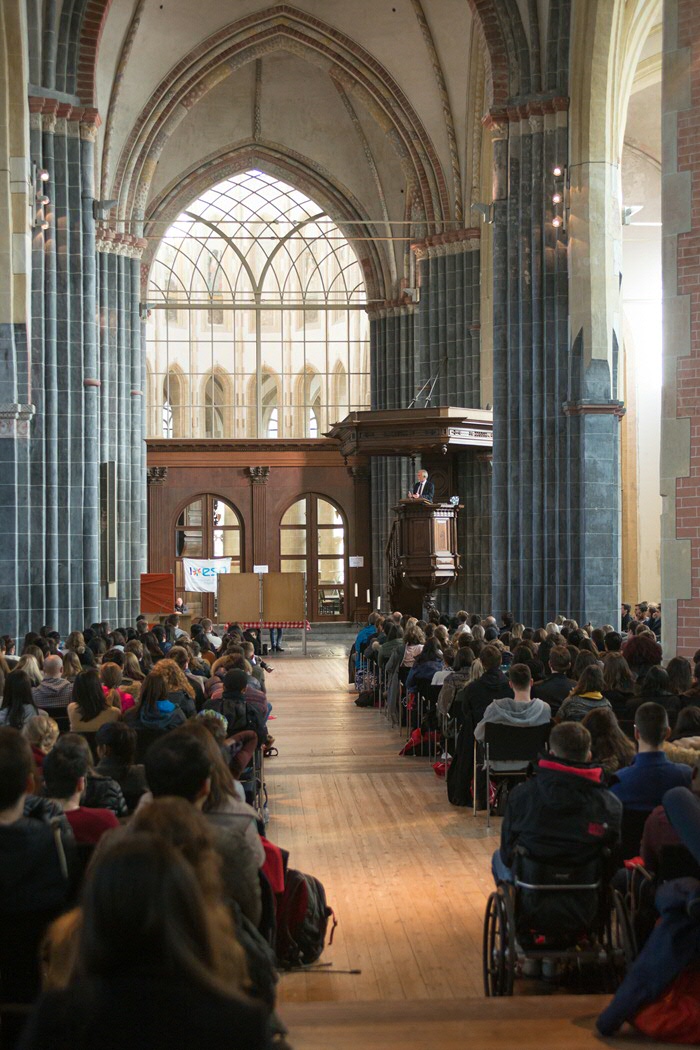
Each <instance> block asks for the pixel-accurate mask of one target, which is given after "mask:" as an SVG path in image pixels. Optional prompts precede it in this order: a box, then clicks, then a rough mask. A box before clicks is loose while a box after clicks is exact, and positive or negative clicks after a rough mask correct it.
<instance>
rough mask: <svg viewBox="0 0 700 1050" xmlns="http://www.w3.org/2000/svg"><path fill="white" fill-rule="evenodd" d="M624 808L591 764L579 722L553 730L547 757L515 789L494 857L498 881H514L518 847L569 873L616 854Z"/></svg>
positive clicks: (586, 738)
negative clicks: (605, 852) (604, 854)
mask: <svg viewBox="0 0 700 1050" xmlns="http://www.w3.org/2000/svg"><path fill="white" fill-rule="evenodd" d="M621 821H622V805H621V804H620V802H619V800H617V799H616V798H615V797H614V796H613V795H612V794H611V792H609V791H608V790H607V789H606V788H605V785H604V777H603V770H602V769H601V767H600V766H599V765H596V764H595V763H593V762H592V761H591V736H590V733H589V732H588V730H587V729H585V728H584V727H583V726H582V725H580V724H578V723H576V722H562V723H561V724H560V725H557V726H555V727H554V728H553V729H552V732H551V735H550V738H549V754H548V755H547V756H545V757H543V758H541V759H540V761H539V763H538V766H537V771H536V774H535V776H534V777H532V778H531V779H530V780H527V781H525V783H523V784H518V785H517V786H516V787H514V788H513V790H512V791H511V793H510V795H509V797H508V803H507V805H506V812H505V816H504V818H503V825H502V827H501V845H500V849H498V850H496V852H495V854H494V857H493V873H494V878H495V879H496V881H497V882H498V881H509V880H510V879H511V877H512V876H511V870H510V869H511V866H512V864H513V859H514V856H515V850H516V847H519V848H521V849H523V850H525V851H526V853H527V854H528V855H529V856H530V857H533V858H535V859H537V860H540V861H547V862H550V861H551V862H556V863H559V864H566V865H567V866H569V867H571V868H576V867H578V866H580V865H583V864H587V863H588V862H589V861H592V860H596V859H597V858H598V857H600V855H601V852H602V850H604V849H607V850H613V849H614V848H615V847H616V846H617V844H618V842H619V839H620V827H621Z"/></svg>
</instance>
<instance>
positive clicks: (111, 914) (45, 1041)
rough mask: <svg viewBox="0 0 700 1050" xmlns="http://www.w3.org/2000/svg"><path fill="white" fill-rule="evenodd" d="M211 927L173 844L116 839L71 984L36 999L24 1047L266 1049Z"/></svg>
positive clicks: (137, 837)
mask: <svg viewBox="0 0 700 1050" xmlns="http://www.w3.org/2000/svg"><path fill="white" fill-rule="evenodd" d="M215 926H216V920H215V918H214V916H213V914H212V912H211V910H210V909H209V908H208V906H207V899H206V895H205V891H204V890H203V888H202V887H201V886H200V882H199V880H198V878H197V876H196V874H195V872H194V870H193V868H192V866H191V865H190V864H188V863H187V861H186V860H185V859H184V857H183V856H182V855H181V854H179V853H178V851H177V850H176V849H175V848H174V847H173V846H171V845H169V844H168V843H167V842H165V841H163V840H162V838H161V837H160V836H158V835H152V834H147V833H146V832H139V833H134V834H132V835H127V836H125V837H123V838H122V839H121V840H120V841H118V842H115V843H114V844H113V845H112V846H111V847H110V848H109V849H105V850H104V851H103V852H102V853H101V855H100V856H99V857H98V858H97V861H96V863H95V865H94V868H93V871H92V873H91V877H90V879H89V881H88V882H87V884H86V889H85V893H84V896H83V901H82V919H81V922H80V929H79V933H78V938H77V947H76V953H75V965H74V968H73V972H72V974H71V977H70V979H69V981H68V984H67V987H66V988H65V989H63V990H58V991H50V992H47V993H45V995H44V996H43V997H42V998H41V999H40V1000H39V1002H38V1003H37V1006H36V1008H35V1011H34V1013H33V1015H32V1018H31V1020H30V1022H29V1025H28V1028H27V1031H26V1033H25V1036H24V1040H23V1048H24V1050H40V1048H41V1050H45V1048H46V1047H51V1050H92V1048H93V1047H97V1046H99V1047H100V1048H102V1050H123V1048H124V1047H130V1048H131V1050H172V1048H173V1047H182V1046H192V1047H195V1046H202V1047H204V1046H219V1045H220V1046H232V1047H234V1046H235V1047H240V1048H241V1050H243V1048H244V1047H245V1048H246V1050H263V1048H268V1047H269V1046H270V1043H269V1028H268V1020H267V1016H266V1011H265V1010H264V1009H263V1008H262V1007H260V1006H257V1005H255V1004H253V1003H252V1002H251V1001H249V1000H247V999H245V997H244V996H243V995H242V994H241V993H240V991H239V989H240V976H239V975H236V977H235V978H234V979H232V973H231V953H230V952H227V951H221V950H220V941H221V931H219V936H218V937H216V936H215V935H216V932H217V931H216V929H215ZM217 941H218V942H219V943H217Z"/></svg>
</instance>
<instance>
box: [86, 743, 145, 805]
mask: <svg viewBox="0 0 700 1050" xmlns="http://www.w3.org/2000/svg"><path fill="white" fill-rule="evenodd" d="M95 745H96V748H97V757H98V759H99V761H98V763H97V765H96V767H95V773H96V774H99V775H100V776H101V777H105V778H108V779H109V780H111V781H112V782H113V783H116V784H118V785H119V787H120V788H121V792H122V795H123V797H124V802H125V804H126V808H127V811H128V812H129V813H133V811H134V810H135V809H136V806H137V804H138V801H139V799H140V798H141V796H142V795H143V794H145V793H146V791H148V784H147V783H146V774H145V772H144V768H143V766H142V765H137V764H135V762H134V759H135V756H136V732H135V731H134V729H133V728H132V727H131V726H129V725H127V724H126V723H125V722H111V723H109V724H107V725H104V726H102V727H101V728H100V729H98V730H97V733H96V735H95ZM109 808H112V807H109ZM119 815H120V816H121V815H122V814H119Z"/></svg>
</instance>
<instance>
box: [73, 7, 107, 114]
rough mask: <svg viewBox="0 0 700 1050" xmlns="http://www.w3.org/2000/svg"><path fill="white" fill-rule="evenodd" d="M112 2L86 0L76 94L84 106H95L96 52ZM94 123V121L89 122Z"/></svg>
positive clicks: (81, 31)
mask: <svg viewBox="0 0 700 1050" xmlns="http://www.w3.org/2000/svg"><path fill="white" fill-rule="evenodd" d="M111 6H112V0H87V3H86V4H85V8H84V11H83V19H82V22H81V26H80V44H79V49H78V76H77V78H76V94H77V95H78V97H79V98H80V101H81V102H82V103H83V105H85V106H96V105H97V84H96V71H97V52H98V51H99V48H100V41H101V39H102V31H103V29H104V26H105V22H106V21H107V15H108V13H109V9H110V7H111ZM91 123H94V121H91Z"/></svg>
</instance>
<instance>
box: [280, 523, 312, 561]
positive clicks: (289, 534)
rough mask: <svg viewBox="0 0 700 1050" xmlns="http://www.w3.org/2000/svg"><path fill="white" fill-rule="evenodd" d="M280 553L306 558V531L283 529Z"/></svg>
mask: <svg viewBox="0 0 700 1050" xmlns="http://www.w3.org/2000/svg"><path fill="white" fill-rule="evenodd" d="M280 553H281V554H283V555H284V554H297V555H302V556H304V557H305V556H306V529H282V531H281V532H280Z"/></svg>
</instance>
